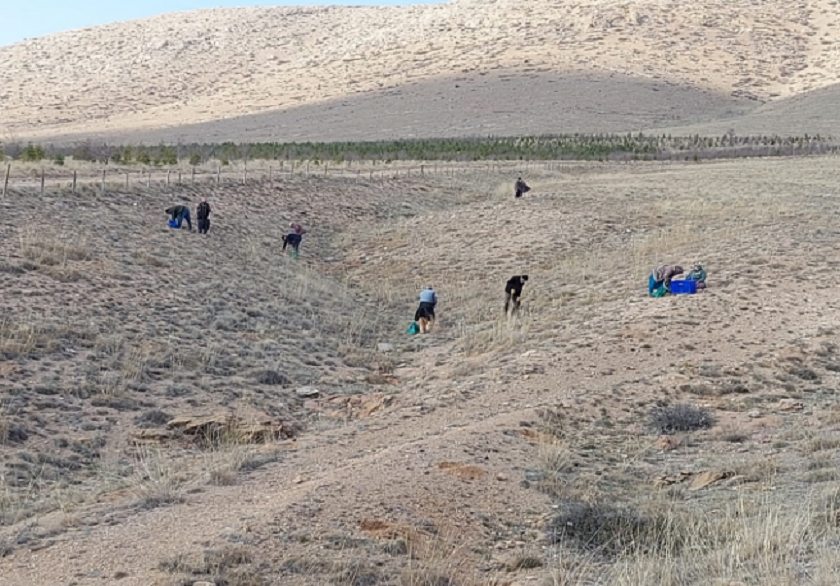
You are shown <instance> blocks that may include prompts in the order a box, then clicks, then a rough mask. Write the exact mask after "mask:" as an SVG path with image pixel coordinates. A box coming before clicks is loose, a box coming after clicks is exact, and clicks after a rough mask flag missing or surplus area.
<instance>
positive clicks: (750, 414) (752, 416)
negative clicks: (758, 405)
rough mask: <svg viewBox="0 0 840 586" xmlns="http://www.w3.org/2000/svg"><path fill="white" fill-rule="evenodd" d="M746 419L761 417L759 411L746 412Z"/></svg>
mask: <svg viewBox="0 0 840 586" xmlns="http://www.w3.org/2000/svg"><path fill="white" fill-rule="evenodd" d="M747 417H750V418H752V419H756V418H758V417H761V411H759V410H758V409H753V410H752V411H748V412H747Z"/></svg>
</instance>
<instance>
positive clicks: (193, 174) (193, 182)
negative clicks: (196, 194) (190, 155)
mask: <svg viewBox="0 0 840 586" xmlns="http://www.w3.org/2000/svg"><path fill="white" fill-rule="evenodd" d="M191 183H192V184H193V185H195V167H193V168H192V180H191Z"/></svg>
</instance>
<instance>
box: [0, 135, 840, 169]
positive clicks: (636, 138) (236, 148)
mask: <svg viewBox="0 0 840 586" xmlns="http://www.w3.org/2000/svg"><path fill="white" fill-rule="evenodd" d="M838 151H840V144H838V143H837V142H835V141H834V140H833V139H831V138H830V137H822V136H820V135H815V136H810V135H807V134H806V135H802V136H787V137H783V136H778V135H772V136H770V135H767V136H736V135H735V134H734V133H733V132H730V133H727V134H725V135H723V136H718V137H708V136H700V135H693V136H671V135H645V134H642V133H639V134H626V135H615V134H570V135H558V136H531V137H517V138H497V137H488V138H461V139H424V140H393V141H368V142H305V143H281V142H272V143H233V142H225V143H220V144H211V143H206V144H199V143H192V144H177V145H166V144H159V145H155V146H145V145H110V144H107V143H93V142H90V141H88V142H82V143H78V144H76V145H73V146H69V147H68V146H53V145H33V144H27V145H25V146H22V145H19V144H6V145H3V147H2V149H0V160H2V159H3V158H5V157H10V158H13V159H17V160H21V161H29V162H37V161H43V160H52V161H53V162H54V163H55V164H58V165H62V164H64V159H65V157H72V158H73V159H74V160H77V161H79V160H81V161H98V162H101V163H108V162H113V163H117V164H139V165H154V166H164V165H168V166H173V165H177V164H179V163H180V162H183V161H188V162H189V164H190V165H193V166H195V165H199V164H200V163H202V162H204V161H209V160H217V161H220V162H221V163H222V164H223V165H224V164H227V163H228V162H230V161H242V160H245V161H247V160H280V161H283V160H285V161H292V160H296V161H300V160H307V161H312V162H315V163H320V162H321V161H324V162H334V163H352V162H353V161H375V162H386V163H387V162H390V161H394V160H415V161H419V160H425V161H476V160H602V161H605V160H631V159H643V160H657V159H658V160H663V159H664V160H668V159H672V160H673V159H690V158H694V159H701V158H702V159H708V158H731V157H752V156H780V155H800V154H823V153H836V152H838Z"/></svg>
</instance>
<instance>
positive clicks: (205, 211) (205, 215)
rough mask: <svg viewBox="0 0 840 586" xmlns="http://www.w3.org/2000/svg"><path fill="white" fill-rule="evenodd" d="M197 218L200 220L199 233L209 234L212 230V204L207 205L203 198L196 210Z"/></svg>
mask: <svg viewBox="0 0 840 586" xmlns="http://www.w3.org/2000/svg"><path fill="white" fill-rule="evenodd" d="M195 217H196V218H198V233H199V234H207V232H208V231H209V230H210V204H209V203H207V199H205V198H203V197H202V198H201V202H200V203H199V204H198V208H197V209H196V210H195Z"/></svg>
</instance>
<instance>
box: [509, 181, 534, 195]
mask: <svg viewBox="0 0 840 586" xmlns="http://www.w3.org/2000/svg"><path fill="white" fill-rule="evenodd" d="M513 188H514V190H515V194H514V197H522V194H523V193H527V192H529V191H531V188H530V187H528V185H526V184H525V182H524V181H522V177H519V178H518V179H517V180H516V184H515V185H514V186H513Z"/></svg>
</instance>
